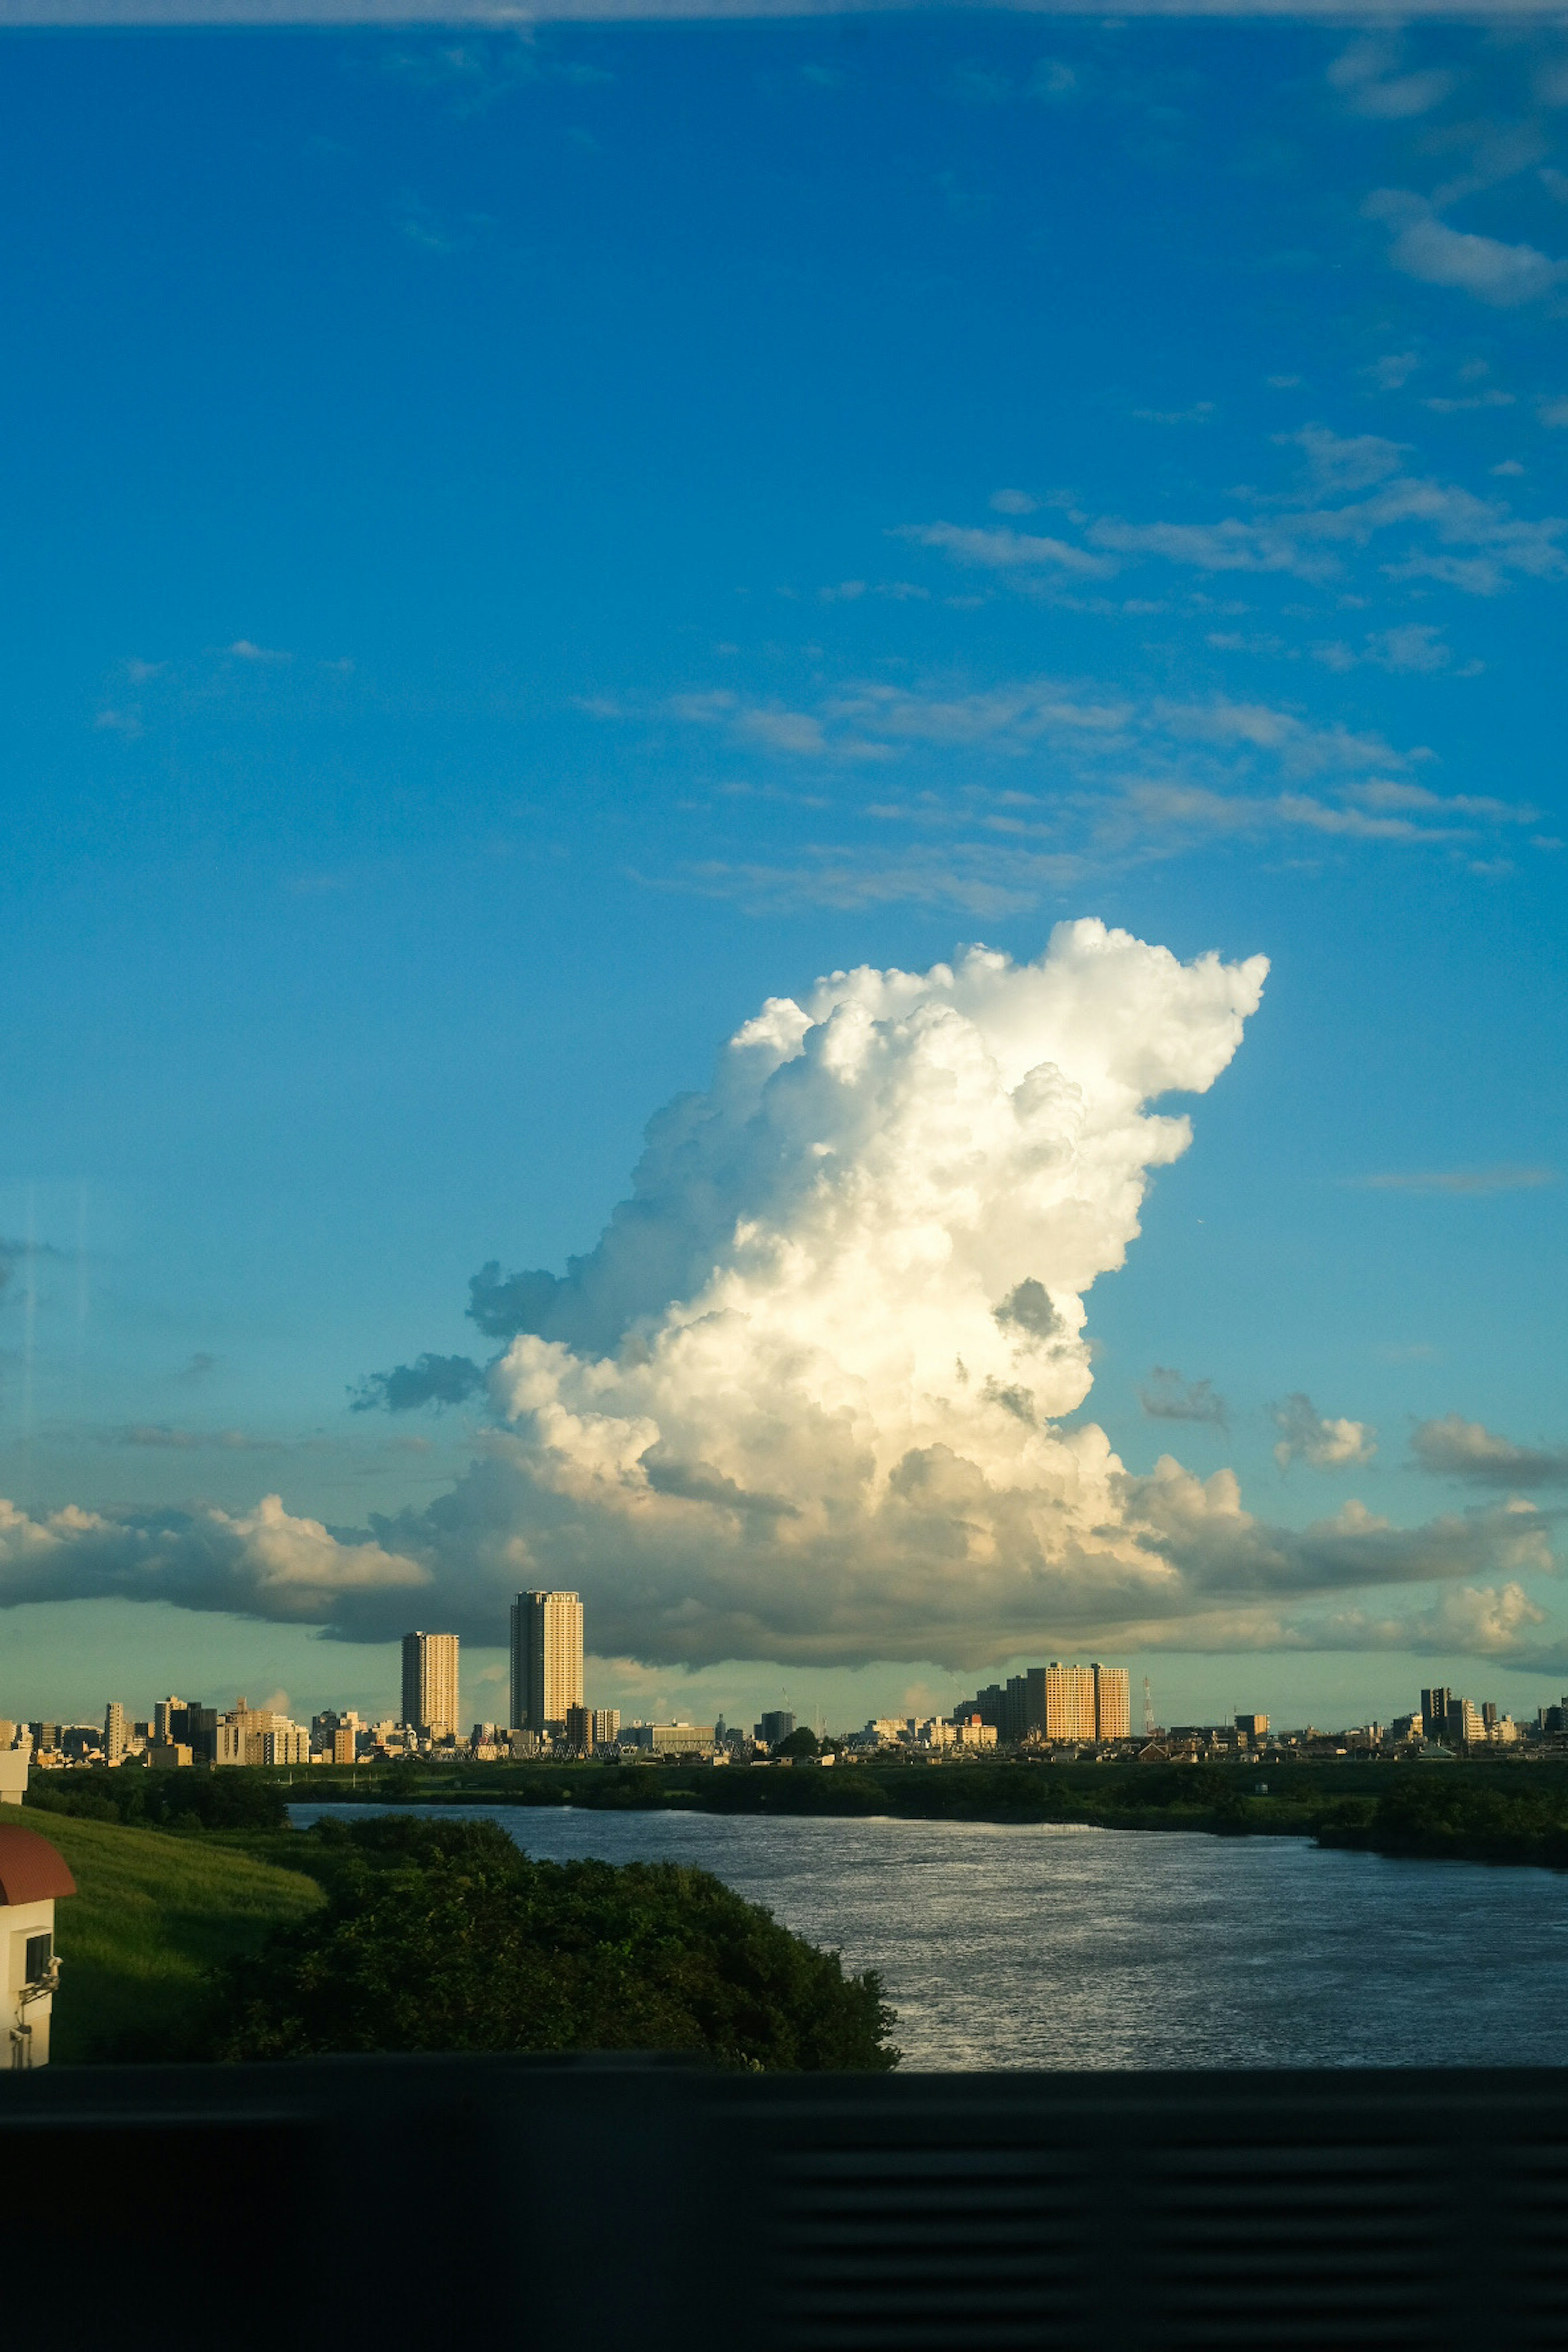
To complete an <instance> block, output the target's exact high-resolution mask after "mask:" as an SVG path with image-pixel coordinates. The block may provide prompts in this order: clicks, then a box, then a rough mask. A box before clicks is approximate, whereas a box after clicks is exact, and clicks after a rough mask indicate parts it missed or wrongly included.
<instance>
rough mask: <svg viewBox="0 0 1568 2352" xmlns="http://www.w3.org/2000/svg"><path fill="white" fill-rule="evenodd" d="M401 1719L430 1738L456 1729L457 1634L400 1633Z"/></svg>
mask: <svg viewBox="0 0 1568 2352" xmlns="http://www.w3.org/2000/svg"><path fill="white" fill-rule="evenodd" d="M403 1720H404V1722H405V1723H409V1724H412V1725H413V1726H414V1727H415V1728H416V1730H418V1731H422V1732H423V1733H424V1734H425V1735H426V1738H431V1739H441V1738H445V1737H446V1736H447V1733H448V1732H451V1731H456V1729H457V1728H458V1637H457V1635H456V1633H405V1635H404V1636H403Z"/></svg>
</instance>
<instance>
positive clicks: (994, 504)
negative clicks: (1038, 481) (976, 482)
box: [985, 490, 1040, 515]
mask: <svg viewBox="0 0 1568 2352" xmlns="http://www.w3.org/2000/svg"><path fill="white" fill-rule="evenodd" d="M985 503H986V504H987V506H988V507H989V508H990V509H991V511H992V512H993V514H1005V515H1026V514H1033V513H1034V511H1035V509H1036V508H1037V506H1038V505H1039V503H1040V502H1039V500H1038V499H1032V498H1031V497H1030V496H1029V493H1028V491H1027V490H993V491H992V493H991V496H990V497H989V499H987V500H986V502H985Z"/></svg>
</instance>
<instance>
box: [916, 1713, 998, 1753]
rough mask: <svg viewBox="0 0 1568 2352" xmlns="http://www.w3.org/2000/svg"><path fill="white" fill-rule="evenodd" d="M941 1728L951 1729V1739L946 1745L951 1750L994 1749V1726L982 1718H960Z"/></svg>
mask: <svg viewBox="0 0 1568 2352" xmlns="http://www.w3.org/2000/svg"><path fill="white" fill-rule="evenodd" d="M944 1729H951V1731H952V1739H951V1740H950V1741H949V1742H947V1743H946V1744H947V1745H949V1746H951V1747H953V1748H994V1747H995V1745H996V1726H995V1725H994V1723H987V1722H986V1721H985V1719H984V1717H983V1716H979V1715H970V1716H962V1717H959V1719H958V1721H957V1722H955V1723H953V1724H952V1725H951V1726H944ZM932 1744H933V1745H934V1744H935V1743H934V1742H933V1743H932Z"/></svg>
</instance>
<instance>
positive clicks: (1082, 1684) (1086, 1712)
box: [1046, 1658, 1095, 1739]
mask: <svg viewBox="0 0 1568 2352" xmlns="http://www.w3.org/2000/svg"><path fill="white" fill-rule="evenodd" d="M1094 1736H1095V1732H1094V1668H1093V1667H1092V1666H1064V1665H1060V1664H1058V1662H1057V1660H1056V1659H1055V1658H1053V1659H1052V1661H1051V1663H1050V1664H1049V1665H1048V1666H1047V1668H1046V1738H1047V1739H1092V1738H1094Z"/></svg>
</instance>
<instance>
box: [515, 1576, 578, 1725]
mask: <svg viewBox="0 0 1568 2352" xmlns="http://www.w3.org/2000/svg"><path fill="white" fill-rule="evenodd" d="M582 1704H583V1603H582V1601H580V1600H579V1599H578V1597H577V1595H576V1593H574V1592H520V1593H519V1594H518V1596H517V1599H516V1600H515V1601H513V1602H512V1605H511V1724H512V1728H513V1729H515V1730H519V1731H532V1732H541V1733H542V1732H551V1733H556V1734H559V1733H563V1732H564V1730H565V1728H566V1710H567V1708H568V1707H570V1706H582Z"/></svg>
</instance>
